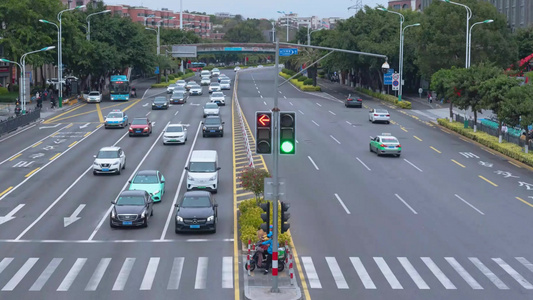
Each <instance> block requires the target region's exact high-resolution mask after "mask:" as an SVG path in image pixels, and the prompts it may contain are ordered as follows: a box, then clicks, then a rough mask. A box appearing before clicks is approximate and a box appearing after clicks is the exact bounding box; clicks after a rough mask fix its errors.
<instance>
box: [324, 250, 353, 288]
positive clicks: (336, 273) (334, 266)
mask: <svg viewBox="0 0 533 300" xmlns="http://www.w3.org/2000/svg"><path fill="white" fill-rule="evenodd" d="M326 262H327V263H328V267H329V270H330V271H331V274H332V275H333V280H335V284H336V285H337V288H338V289H348V288H349V287H348V283H347V282H346V279H345V278H344V275H343V274H342V271H341V268H340V267H339V264H338V263H337V260H336V259H335V257H326Z"/></svg>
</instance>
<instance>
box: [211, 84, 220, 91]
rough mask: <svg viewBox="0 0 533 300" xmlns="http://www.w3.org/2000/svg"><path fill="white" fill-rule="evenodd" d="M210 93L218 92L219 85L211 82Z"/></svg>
mask: <svg viewBox="0 0 533 300" xmlns="http://www.w3.org/2000/svg"><path fill="white" fill-rule="evenodd" d="M212 92H220V83H217V82H211V84H210V85H209V93H212Z"/></svg>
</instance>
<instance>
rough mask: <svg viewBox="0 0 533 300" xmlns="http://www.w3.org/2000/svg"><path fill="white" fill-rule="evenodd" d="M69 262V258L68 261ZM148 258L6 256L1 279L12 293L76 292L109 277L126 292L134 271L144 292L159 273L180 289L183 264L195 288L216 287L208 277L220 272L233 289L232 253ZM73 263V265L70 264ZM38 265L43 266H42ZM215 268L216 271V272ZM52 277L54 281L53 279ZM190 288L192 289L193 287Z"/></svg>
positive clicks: (5, 289)
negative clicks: (78, 288) (221, 255)
mask: <svg viewBox="0 0 533 300" xmlns="http://www.w3.org/2000/svg"><path fill="white" fill-rule="evenodd" d="M67 261H69V263H68V264H67ZM145 261H146V259H137V258H135V257H127V258H122V259H118V258H112V257H104V258H100V259H88V258H85V257H80V258H76V259H75V260H73V259H72V258H69V259H66V258H61V257H55V258H52V259H41V258H38V257H29V258H14V257H4V258H3V259H1V260H0V278H1V279H0V282H1V284H3V287H2V288H1V289H0V292H11V291H14V290H16V289H17V287H19V288H18V289H17V290H21V289H22V286H26V287H27V286H30V287H29V291H41V290H43V288H46V289H47V290H50V289H54V290H56V291H61V292H66V291H73V290H75V288H74V287H75V286H76V287H78V286H79V287H82V286H84V288H82V289H83V290H84V291H87V292H90V291H96V290H98V288H99V287H101V282H102V279H103V278H104V277H105V278H106V279H105V280H109V278H112V279H113V280H112V281H111V283H112V288H111V285H109V287H110V288H111V290H112V291H124V290H125V289H126V288H127V287H129V288H130V289H131V287H132V281H133V282H137V281H138V280H132V277H133V276H131V275H132V274H136V275H137V276H140V278H142V281H141V282H140V285H138V286H136V287H135V289H138V290H141V291H149V290H152V288H153V287H154V286H157V285H155V284H154V281H155V280H156V274H157V275H158V276H157V278H158V279H161V278H163V279H165V280H167V279H168V284H166V283H165V285H166V289H167V290H178V289H180V288H183V287H184V285H183V284H182V285H181V286H180V282H181V278H182V274H183V273H184V271H183V270H184V267H185V268H186V269H187V270H191V271H190V272H188V274H189V275H188V277H191V276H195V277H191V278H194V289H196V290H204V289H207V288H208V285H209V289H210V290H211V289H213V288H214V287H213V284H212V283H210V284H208V276H212V275H210V274H213V272H216V273H217V275H216V277H220V276H221V282H222V283H221V285H220V286H219V287H220V288H222V289H233V257H231V256H224V257H221V259H220V261H219V259H213V258H210V257H197V258H188V259H186V258H185V257H173V258H161V257H150V258H149V259H148V263H145ZM39 262H40V263H39ZM70 263H72V264H71V265H70ZM167 265H168V266H172V267H171V269H170V268H169V269H170V271H169V272H167V273H166V274H165V273H164V272H165V270H167V271H168V269H167V268H165V266H167ZM220 265H221V266H222V268H221V271H217V269H219V266H220ZM38 266H41V269H39V268H38ZM114 269H116V270H119V271H118V272H116V273H115V274H113V271H112V270H114ZM213 269H215V270H214V271H213ZM59 270H61V271H59ZM194 270H196V273H194ZM32 272H33V274H34V275H32V276H30V275H29V274H30V273H32ZM193 273H194V274H193ZM37 274H39V275H37ZM85 274H89V275H90V278H89V279H88V281H87V279H85V281H86V282H82V281H83V279H82V278H84V277H85V278H87V277H88V276H87V277H86V276H84V275H85ZM10 276H11V277H10ZM35 278H36V279H35ZM51 278H53V279H54V280H50V279H51ZM24 281H25V282H24ZM21 282H24V284H21ZM52 282H55V283H52ZM128 282H130V283H128ZM217 282H218V280H217ZM58 283H59V284H58ZM54 284H55V285H54ZM0 286H2V285H0ZM189 288H192V286H191V287H189Z"/></svg>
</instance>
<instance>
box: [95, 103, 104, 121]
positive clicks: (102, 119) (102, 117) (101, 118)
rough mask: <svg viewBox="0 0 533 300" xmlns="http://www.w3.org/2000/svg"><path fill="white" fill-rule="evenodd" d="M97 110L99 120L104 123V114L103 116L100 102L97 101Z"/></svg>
mask: <svg viewBox="0 0 533 300" xmlns="http://www.w3.org/2000/svg"><path fill="white" fill-rule="evenodd" d="M96 112H97V113H98V120H99V121H100V123H104V116H102V110H101V109H100V103H96Z"/></svg>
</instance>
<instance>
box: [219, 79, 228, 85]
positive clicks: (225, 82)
mask: <svg viewBox="0 0 533 300" xmlns="http://www.w3.org/2000/svg"><path fill="white" fill-rule="evenodd" d="M220 83H222V84H229V83H230V81H229V80H222V81H220Z"/></svg>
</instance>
